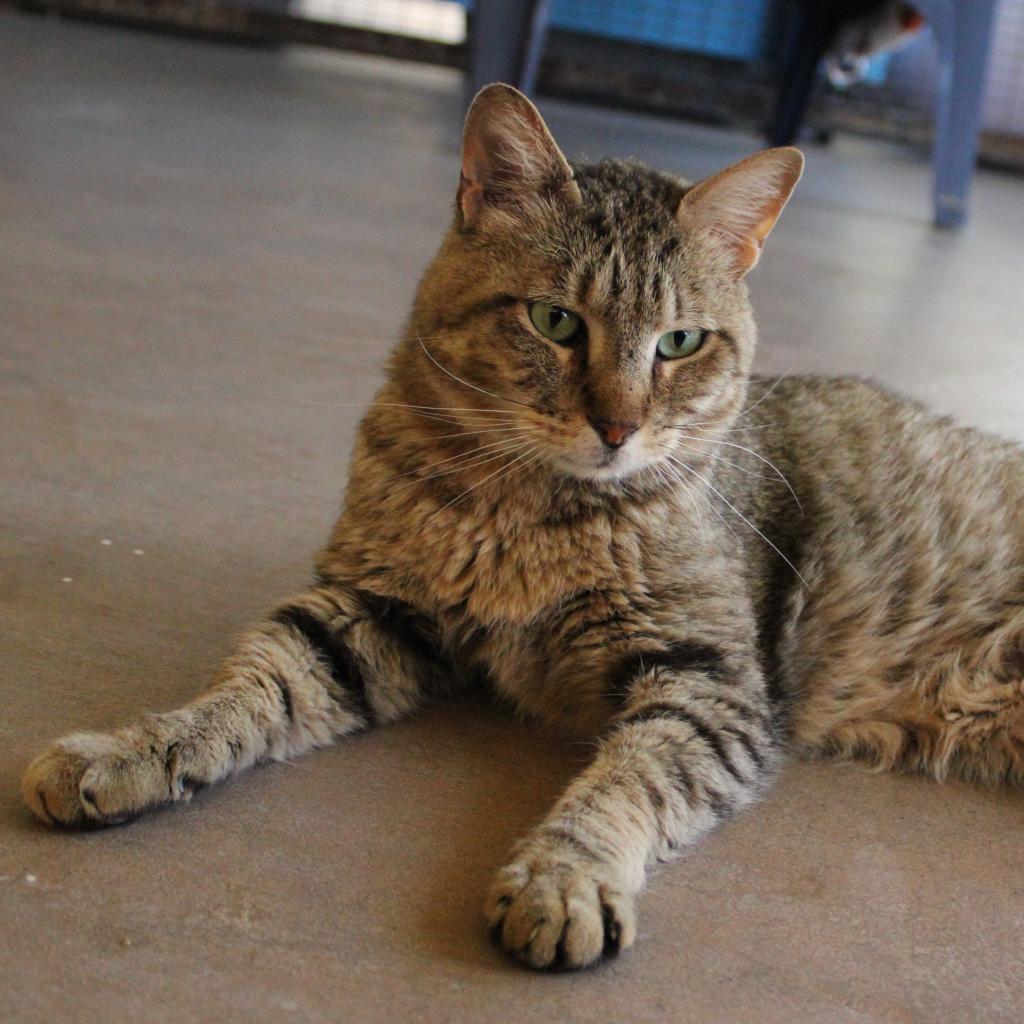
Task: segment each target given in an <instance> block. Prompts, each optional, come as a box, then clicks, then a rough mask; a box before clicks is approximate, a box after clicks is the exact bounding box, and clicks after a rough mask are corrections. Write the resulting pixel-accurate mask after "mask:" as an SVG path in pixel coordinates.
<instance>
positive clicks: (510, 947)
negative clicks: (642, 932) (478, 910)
mask: <svg viewBox="0 0 1024 1024" xmlns="http://www.w3.org/2000/svg"><path fill="white" fill-rule="evenodd" d="M484 911H485V913H486V915H487V921H488V924H489V926H490V928H491V934H492V936H493V937H494V939H495V941H496V942H498V943H499V944H500V945H501V946H502V947H504V948H505V949H506V950H507V951H508V952H509V953H511V954H512V955H513V956H515V957H517V958H518V959H519V960H521V961H523V963H526V964H529V965H530V966H531V967H537V968H554V969H569V968H580V967H586V966H588V965H590V964H593V963H596V962H597V961H598V960H601V959H602V958H605V957H613V956H616V955H617V954H618V952H619V951H620V950H621V949H625V948H626V947H627V946H631V945H632V944H633V939H634V938H635V937H636V922H635V917H634V914H633V898H632V896H630V895H629V894H628V893H627V892H625V891H624V888H623V887H622V886H621V885H618V884H616V881H615V879H614V872H612V871H611V870H609V869H608V868H607V867H606V866H605V865H602V864H599V863H598V864H595V863H590V862H588V861H582V860H581V859H580V858H579V857H578V856H574V855H573V853H572V851H571V850H569V851H564V852H563V851H559V850H558V849H550V848H549V849H545V850H544V851H543V852H541V851H538V852H537V853H535V854H533V855H532V856H531V855H530V854H529V853H526V852H524V853H522V854H521V855H520V856H519V857H517V858H516V860H514V861H513V862H512V863H511V864H509V865H508V866H507V867H505V868H502V870H501V871H499V872H498V875H497V878H495V880H494V884H493V885H492V886H491V890H490V893H489V894H488V897H487V903H486V905H485V908H484Z"/></svg>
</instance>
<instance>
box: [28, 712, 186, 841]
mask: <svg viewBox="0 0 1024 1024" xmlns="http://www.w3.org/2000/svg"><path fill="white" fill-rule="evenodd" d="M163 732H164V730H162V729H161V728H160V727H159V722H158V719H157V717H156V716H153V720H152V722H151V723H150V725H149V727H146V726H144V725H139V726H130V727H128V728H126V729H120V730H118V731H117V732H112V733H87V732H79V733H74V734H72V735H71V736H65V737H64V738H63V739H59V740H57V742H56V743H54V744H53V745H52V746H50V747H48V748H47V749H46V750H44V751H43V752H42V753H41V754H40V755H39V756H38V757H37V758H36V759H35V760H34V761H33V762H32V763H31V764H30V765H29V766H28V768H27V769H26V771H25V777H24V779H23V780H22V784H21V788H22V794H23V795H24V797H25V802H26V803H27V804H28V806H29V807H30V808H31V810H32V812H33V813H34V814H35V815H36V817H37V818H39V819H40V820H42V821H44V822H46V824H47V825H74V826H90V825H115V824H118V823H119V822H123V821H127V820H129V819H131V818H134V817H135V816H136V815H138V814H139V813H141V812H142V811H144V810H146V809H147V808H149V807H153V806H155V805H157V804H161V803H166V802H169V801H171V800H178V799H182V798H183V797H187V796H188V795H189V794H188V787H187V786H186V785H184V782H187V781H188V779H187V778H186V777H183V776H182V774H181V772H180V771H178V770H176V766H177V762H178V760H179V757H178V750H177V748H178V744H175V743H173V742H168V739H167V738H166V737H165V736H164V735H162V733H163Z"/></svg>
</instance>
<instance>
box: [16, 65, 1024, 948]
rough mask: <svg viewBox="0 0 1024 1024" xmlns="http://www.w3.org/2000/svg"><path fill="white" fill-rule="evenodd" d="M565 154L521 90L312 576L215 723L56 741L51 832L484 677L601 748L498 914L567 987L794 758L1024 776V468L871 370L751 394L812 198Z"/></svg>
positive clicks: (502, 106)
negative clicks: (766, 261)
mask: <svg viewBox="0 0 1024 1024" xmlns="http://www.w3.org/2000/svg"><path fill="white" fill-rule="evenodd" d="M802 168H803V158H802V156H801V155H800V153H799V152H798V151H797V150H795V149H789V148H783V149H774V150H767V151H764V152H762V153H759V154H756V155H754V156H752V157H749V158H748V159H746V160H743V161H741V162H740V163H738V164H735V165H734V166H732V167H729V168H727V169H726V170H724V171H721V172H719V173H718V174H715V175H713V176H712V177H710V178H708V179H706V180H704V181H703V182H701V183H699V184H697V185H695V186H690V185H687V184H686V183H685V182H683V181H682V180H680V179H678V178H676V177H673V176H671V175H667V174H662V173H658V172H656V171H654V170H650V169H648V168H646V167H644V166H642V165H640V164H637V163H632V162H621V161H614V160H609V161H604V162H602V163H598V164H592V165H576V166H572V165H570V164H569V163H568V162H567V160H566V159H565V157H564V156H563V155H562V153H561V152H560V150H559V149H558V147H557V145H556V143H555V141H554V139H553V138H552V136H551V134H550V132H549V131H548V129H547V127H546V125H545V124H544V122H543V120H542V119H541V116H540V114H539V113H538V111H537V110H536V108H535V107H534V106H533V105H532V104H531V103H530V101H529V100H528V99H527V98H526V97H525V96H523V95H521V94H520V93H518V92H517V91H515V90H514V89H512V88H511V87H508V86H503V85H494V86H490V87H488V88H486V89H485V90H483V91H482V92H481V93H480V94H479V95H478V96H477V98H476V100H475V101H474V103H473V105H472V107H471V109H470V111H469V114H468V116H467V120H466V126H465V131H464V139H463V152H462V172H461V178H460V182H459V186H458V191H457V196H456V203H455V210H454V215H453V222H452V226H451V227H450V229H449V231H448V233H447V235H446V236H445V238H444V240H443V242H442V244H441V247H440V251H439V252H438V254H437V256H436V258H435V259H434V260H433V262H432V263H431V264H430V265H429V267H428V268H427V270H426V272H425V274H424V276H423V278H422V281H421V282H420V285H419V288H418V291H417V293H416V298H415V303H414V306H413V310H412V314H411V317H410V320H409V324H408V328H407V330H406V332H405V335H404V337H403V339H402V341H401V342H400V344H399V345H398V346H397V348H396V349H395V351H394V352H393V354H392V356H391V360H390V364H389V372H388V377H387V381H386V383H385V384H384V386H383V388H382V389H381V391H380V393H379V394H378V396H377V398H376V400H375V401H374V402H373V404H372V405H371V406H370V408H369V410H368V412H367V413H366V415H365V418H364V419H363V421H362V424H361V427H360V431H359V437H358V440H357V443H356V447H355V452H354V456H353V461H352V468H351V474H350V480H349V486H348V491H347V495H346V499H345V504H344V508H343V511H342V514H341V517H340V519H339V520H338V522H337V525H336V527H335V529H334V531H333V534H332V536H331V537H330V540H329V542H328V543H327V545H326V547H325V548H324V549H323V551H322V552H321V553H320V555H319V556H318V558H317V561H316V575H315V579H314V581H313V583H312V584H311V586H310V587H309V589H308V590H306V591H305V592H304V593H302V594H299V595H298V596H296V597H294V598H292V599H291V600H289V601H287V602H285V603H284V604H282V605H281V606H279V607H278V608H277V609H276V610H275V611H273V612H272V613H271V614H270V616H269V617H268V618H267V619H266V621H264V622H263V623H262V624H260V625H258V626H256V627H255V628H254V629H252V630H251V631H250V632H249V633H248V634H247V635H245V636H244V637H243V638H242V640H241V641H240V643H239V646H238V649H237V653H235V654H234V655H233V656H232V657H231V658H230V659H229V660H228V661H227V663H226V665H225V666H224V668H223V670H222V672H221V673H220V675H219V676H218V677H217V679H216V680H215V681H214V683H213V685H212V687H211V688H210V689H208V690H207V691H206V692H204V693H203V694H201V695H200V696H198V697H197V698H196V699H195V700H193V701H192V702H191V703H190V704H188V705H187V706H185V707H183V708H181V709H179V710H176V711H172V712H169V713H162V714H155V715H151V716H149V717H147V718H145V719H144V720H142V721H140V722H137V723H136V724H134V725H129V726H128V727H126V728H121V729H118V730H116V731H113V732H110V733H76V734H72V735H70V736H66V737H65V738H63V739H61V740H58V741H57V742H56V743H54V744H53V745H52V746H51V747H50V748H49V749H47V750H46V751H44V752H43V753H42V754H41V755H40V756H39V757H38V758H36V759H35V760H34V761H33V762H32V763H31V765H30V766H29V767H28V769H27V772H26V774H25V777H24V785H23V792H24V797H25V799H26V801H27V802H28V805H29V806H30V807H31V809H32V810H33V811H34V813H35V814H36V815H37V816H38V817H39V818H41V819H42V820H43V821H44V822H46V823H48V824H51V825H54V824H62V825H71V826H86V825H102V824H109V823H114V822H122V821H125V820H127V819H129V818H131V817H133V816H134V815H136V814H138V813H139V812H141V811H144V810H147V809H149V808H153V807H155V806H157V805H159V804H166V803H171V802H175V801H182V800H187V799H189V797H190V796H191V794H192V793H193V792H194V791H195V790H197V789H198V788H199V787H201V786H204V785H207V784H209V783H213V782H217V781H219V780H221V779H224V778H226V777H227V776H229V775H231V774H233V773H235V772H238V771H240V770H241V769H243V768H248V767H250V766H252V765H254V764H257V763H258V762H264V761H269V760H282V759H286V758H291V757H295V756H296V755H299V754H301V753H304V752H306V751H309V750H311V749H313V748H315V747H322V746H325V745H327V744H329V743H332V742H333V741H335V740H337V739H339V738H341V737H343V736H347V735H350V734H353V733H358V732H360V731H362V730H366V729H369V728H371V727H373V726H377V725H383V724H385V723H388V722H392V721H394V720H396V719H398V718H400V717H402V716H404V715H407V714H410V713H412V712H413V711H415V710H416V709H417V708H418V707H420V706H422V705H423V704H424V703H425V702H426V701H428V700H435V699H438V698H441V697H443V696H445V695H448V694H453V693H457V692H460V691H464V690H467V689H468V688H472V687H485V688H489V690H490V691H491V692H493V693H494V695H495V696H496V697H497V698H500V699H502V700H504V701H506V702H511V703H512V704H514V705H515V706H516V707H517V708H518V709H519V710H520V711H521V712H523V713H524V714H527V715H530V716H534V717H536V718H538V719H541V720H545V721H548V722H551V723H554V724H556V725H558V726H560V727H563V728H565V729H567V730H568V731H569V732H571V733H575V734H581V735H583V736H587V737H592V738H594V737H596V738H598V744H597V747H596V753H595V755H594V758H593V761H592V763H591V764H590V765H589V767H587V768H586V769H585V770H584V771H583V772H582V774H580V775H579V776H578V777H577V778H576V779H575V780H574V781H572V782H571V784H570V785H569V786H568V788H567V789H566V790H565V792H564V794H563V795H562V796H561V798H560V799H559V800H558V801H557V803H556V804H555V806H554V808H553V809H552V811H551V813H550V814H549V815H548V816H547V817H546V818H545V819H544V820H543V821H542V822H540V823H539V824H538V825H537V826H536V827H535V828H534V829H533V831H532V832H531V833H529V834H528V835H527V836H526V838H525V839H523V840H522V841H521V842H520V843H519V844H518V846H516V848H515V849H514V851H513V852H512V854H511V857H510V860H509V863H508V864H507V865H506V866H505V867H504V868H502V869H501V870H500V871H499V872H498V874H497V876H496V879H495V881H494V884H493V887H492V888H491V890H490V892H489V894H488V895H487V898H486V905H485V913H486V917H487V921H488V923H489V925H490V928H491V929H492V933H493V935H494V936H495V938H496V940H497V941H498V942H499V943H500V944H501V945H502V946H503V947H504V948H505V949H506V950H508V951H509V952H510V953H511V954H513V955H514V956H515V957H517V958H518V959H519V960H521V961H522V962H523V963H525V964H528V965H530V966H532V967H536V968H544V967H560V968H578V967H583V966H586V965H588V964H592V963H595V962H597V961H599V960H601V959H602V958H603V957H608V956H612V955H614V954H616V953H617V952H618V951H619V950H620V949H624V948H625V947H628V946H629V945H630V944H631V943H632V942H633V940H634V937H635V935H636V918H635V912H634V903H635V898H636V896H637V894H638V892H639V891H640V889H641V886H642V884H643V882H644V876H645V872H646V870H647V868H648V867H649V866H650V865H652V864H653V863H655V862H657V861H662V860H667V859H670V858H671V857H673V856H674V855H675V854H676V853H677V852H678V851H680V850H681V849H682V848H684V847H685V846H686V845H687V844H690V843H692V842H694V841H695V840H696V839H697V838H698V837H699V836H701V835H702V834H703V833H705V832H707V831H708V830H709V829H710V828H712V827H713V826H714V825H716V824H717V823H718V822H720V821H722V820H723V819H724V818H726V817H728V816H729V815H730V814H732V813H734V812H735V811H737V810H738V809H740V808H742V807H744V806H746V805H747V804H749V803H751V802H752V801H753V800H754V799H755V798H756V797H757V796H758V794H759V793H761V792H762V791H763V789H764V787H765V786H766V785H768V784H769V782H770V781H771V779H772V777H773V776H774V775H775V773H776V772H777V769H778V767H779V765H780V763H781V761H782V757H783V753H784V752H786V751H788V752H791V753H794V754H797V755H803V756H808V757H821V756H832V757H839V758H866V759H868V760H869V761H871V762H873V763H874V764H875V765H877V766H885V767H890V768H896V769H902V770H920V771H925V772H928V773H930V774H932V775H934V776H936V777H938V778H943V777H945V776H947V775H954V774H955V775H959V776H962V777H966V778H970V779H977V780H980V781H983V782H986V783H990V784H995V783H1003V782H1020V781H1021V780H1022V777H1024V693H1022V687H1024V682H1022V680H1024V516H1021V514H1020V512H1021V507H1022V499H1024V453H1022V451H1021V449H1019V448H1018V447H1017V446H1015V445H1013V444H1011V443H1009V442H1005V441H1001V440H997V439H994V438H990V437H988V436H985V435H983V434H981V433H978V432H975V431H972V430H967V429H960V428H957V427H955V426H953V425H952V424H951V423H949V422H948V421H945V420H941V419H937V418H935V417H933V416H931V415H930V414H929V413H927V412H926V411H924V410H923V409H922V408H920V407H919V406H917V405H916V404H913V403H911V402H908V401H905V400H902V399H900V398H897V397H894V396H892V395H889V394H887V393H885V392H883V391H880V390H877V389H874V388H872V387H870V386H868V385H866V384H864V383H860V382H857V381H854V380H829V379H823V378H806V379H798V378H794V379H780V380H776V381H773V382H754V381H751V379H750V372H751V363H752V361H753V357H754V346H755V333H756V332H755V326H754V320H753V317H752V312H751V307H750V303H749V300H748V296H747V290H746V285H745V283H744V277H745V275H746V274H747V272H748V271H749V270H751V268H752V267H753V266H754V265H755V264H756V263H757V262H758V259H759V257H760V255H761V252H762V249H763V246H764V244H765V240H766V238H767V236H768V233H769V232H770V230H771V229H772V227H773V225H774V224H775V222H776V220H777V219H778V217H779V215H780V213H781V212H782V210H783V207H784V206H785V205H786V202H787V200H788V198H789V196H790V193H791V192H792V190H793V188H794V187H795V186H796V184H797V181H798V179H799V178H800V176H801V173H802Z"/></svg>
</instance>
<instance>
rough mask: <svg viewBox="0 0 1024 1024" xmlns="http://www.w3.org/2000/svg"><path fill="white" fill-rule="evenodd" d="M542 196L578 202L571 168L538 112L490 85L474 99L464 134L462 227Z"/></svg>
mask: <svg viewBox="0 0 1024 1024" xmlns="http://www.w3.org/2000/svg"><path fill="white" fill-rule="evenodd" d="M538 195H545V196H550V197H556V196H560V197H562V198H564V199H566V200H568V201H569V202H579V199H580V193H579V189H578V188H577V186H576V183H575V182H574V181H573V177H572V168H571V167H570V166H569V163H568V161H567V160H566V159H565V157H564V156H562V152H561V150H560V149H559V148H558V146H557V145H556V144H555V140H554V139H553V138H552V137H551V132H549V131H548V126H547V125H546V124H545V123H544V119H543V118H542V117H541V116H540V112H539V111H538V110H537V108H536V107H535V106H534V105H533V104H532V103H531V102H530V101H529V100H528V99H527V98H526V97H525V96H524V95H523V94H522V93H521V92H519V91H518V90H517V89H513V88H512V86H510V85H488V86H487V87H486V88H484V89H482V90H481V91H480V92H479V93H477V96H476V99H474V100H473V103H472V105H471V106H470V108H469V113H468V114H467V115H466V127H465V129H464V130H463V134H462V178H461V180H460V182H459V193H458V209H459V214H460V216H461V218H462V225H463V227H472V226H473V225H474V224H475V223H476V222H477V221H478V220H479V219H480V217H481V216H482V215H483V213H484V211H485V210H486V208H487V207H488V206H494V207H502V206H505V207H515V206H517V205H522V203H523V201H524V200H527V199H529V198H530V197H531V196H533V197H536V196H538Z"/></svg>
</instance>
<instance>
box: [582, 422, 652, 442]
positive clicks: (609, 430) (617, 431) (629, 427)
mask: <svg viewBox="0 0 1024 1024" xmlns="http://www.w3.org/2000/svg"><path fill="white" fill-rule="evenodd" d="M590 425H591V426H592V427H593V428H594V429H595V430H596V431H597V435H598V437H600V438H601V440H602V441H604V443H605V444H606V445H607V446H608V447H609V448H621V447H622V446H623V445H624V444H625V443H626V439H627V438H629V437H631V436H632V435H633V434H635V433H636V432H637V431H638V430H639V429H640V424H639V423H621V422H618V421H616V420H594V419H592V420H590Z"/></svg>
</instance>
